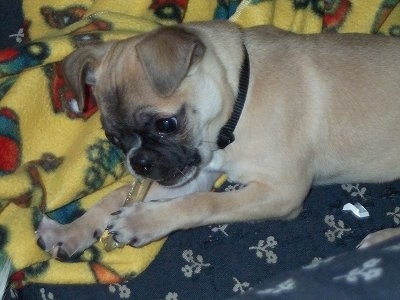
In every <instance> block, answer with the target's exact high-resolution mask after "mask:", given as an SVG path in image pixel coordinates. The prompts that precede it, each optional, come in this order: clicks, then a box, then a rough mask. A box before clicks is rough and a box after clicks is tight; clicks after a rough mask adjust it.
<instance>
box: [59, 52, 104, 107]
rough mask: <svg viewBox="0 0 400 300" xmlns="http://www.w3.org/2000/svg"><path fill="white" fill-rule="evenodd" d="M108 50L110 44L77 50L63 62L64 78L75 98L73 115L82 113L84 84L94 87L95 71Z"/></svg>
mask: <svg viewBox="0 0 400 300" xmlns="http://www.w3.org/2000/svg"><path fill="white" fill-rule="evenodd" d="M109 48H110V44H101V45H90V46H85V47H82V48H79V49H77V50H76V51H74V52H72V53H71V54H70V55H68V56H67V57H66V58H65V59H64V62H63V73H64V78H65V80H66V82H67V84H68V85H69V87H70V88H71V89H72V91H73V92H74V94H75V96H76V97H77V99H76V101H77V103H76V104H77V109H78V111H75V113H82V112H83V110H84V103H85V84H89V85H95V84H96V76H95V70H96V68H97V66H98V64H99V62H100V60H101V59H102V57H103V56H104V55H105V53H106V52H107V50H108V49H109Z"/></svg>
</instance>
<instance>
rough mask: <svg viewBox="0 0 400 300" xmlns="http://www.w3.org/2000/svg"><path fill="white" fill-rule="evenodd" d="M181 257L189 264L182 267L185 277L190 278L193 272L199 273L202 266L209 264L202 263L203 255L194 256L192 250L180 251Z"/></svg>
mask: <svg viewBox="0 0 400 300" xmlns="http://www.w3.org/2000/svg"><path fill="white" fill-rule="evenodd" d="M182 258H183V259H184V260H186V261H187V262H188V263H189V264H187V265H184V266H183V267H182V269H181V270H182V272H183V275H185V277H187V278H190V277H192V276H193V274H199V273H200V272H201V270H202V268H203V267H209V266H210V264H208V263H204V260H203V256H201V255H197V256H196V258H195V257H194V254H193V251H192V250H184V251H183V252H182Z"/></svg>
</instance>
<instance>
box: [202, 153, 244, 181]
mask: <svg viewBox="0 0 400 300" xmlns="http://www.w3.org/2000/svg"><path fill="white" fill-rule="evenodd" d="M238 164H240V161H236V160H234V159H232V157H231V156H230V155H229V153H227V151H225V150H217V151H215V152H214V153H213V156H212V159H211V161H210V162H209V163H208V165H207V166H206V167H205V170H206V171H209V172H223V173H226V174H227V175H228V177H229V178H230V179H232V180H239V179H240V177H241V172H238V168H239V169H240V167H239V166H238Z"/></svg>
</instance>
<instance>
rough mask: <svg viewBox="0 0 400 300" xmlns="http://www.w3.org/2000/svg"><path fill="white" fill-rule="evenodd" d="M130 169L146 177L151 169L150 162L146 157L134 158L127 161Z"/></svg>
mask: <svg viewBox="0 0 400 300" xmlns="http://www.w3.org/2000/svg"><path fill="white" fill-rule="evenodd" d="M129 162H130V164H131V167H132V169H133V170H134V171H135V173H136V174H138V175H142V176H148V175H149V174H150V172H151V170H152V168H153V162H152V160H151V159H150V158H149V157H147V156H146V155H138V156H134V157H132V158H131V159H130V160H129Z"/></svg>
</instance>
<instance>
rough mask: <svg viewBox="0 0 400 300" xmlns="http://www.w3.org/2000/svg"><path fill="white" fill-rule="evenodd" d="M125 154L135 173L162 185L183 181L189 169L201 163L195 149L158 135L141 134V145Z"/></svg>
mask: <svg viewBox="0 0 400 300" xmlns="http://www.w3.org/2000/svg"><path fill="white" fill-rule="evenodd" d="M127 155H128V163H129V164H130V167H131V168H132V170H133V171H134V172H135V173H136V174H137V175H140V176H143V177H146V178H149V179H152V180H155V181H158V182H159V183H160V184H163V185H175V184H176V183H178V182H180V181H184V180H183V179H184V177H185V176H186V175H187V173H188V171H189V169H190V168H192V167H196V166H198V165H199V164H200V163H201V157H200V155H199V153H198V151H197V150H196V149H192V148H189V147H187V146H185V145H181V144H179V143H176V142H173V141H170V140H168V139H167V138H162V137H159V136H157V137H152V136H143V137H142V143H141V146H140V147H139V148H137V149H133V150H132V151H129V152H128V153H127Z"/></svg>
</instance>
